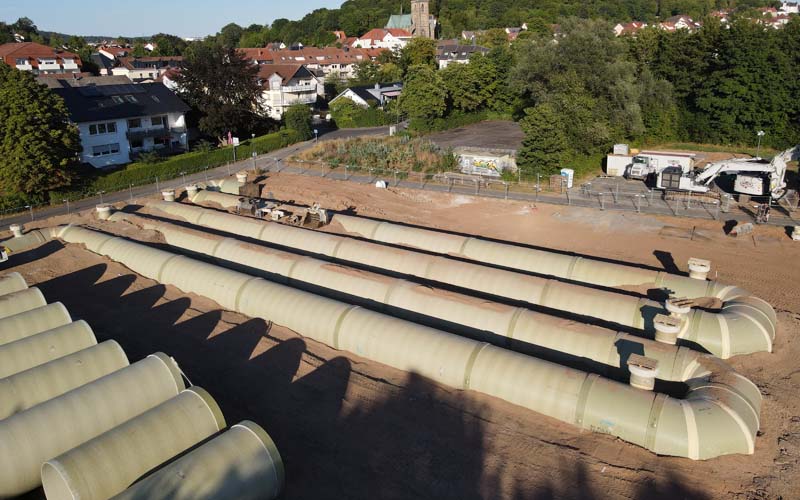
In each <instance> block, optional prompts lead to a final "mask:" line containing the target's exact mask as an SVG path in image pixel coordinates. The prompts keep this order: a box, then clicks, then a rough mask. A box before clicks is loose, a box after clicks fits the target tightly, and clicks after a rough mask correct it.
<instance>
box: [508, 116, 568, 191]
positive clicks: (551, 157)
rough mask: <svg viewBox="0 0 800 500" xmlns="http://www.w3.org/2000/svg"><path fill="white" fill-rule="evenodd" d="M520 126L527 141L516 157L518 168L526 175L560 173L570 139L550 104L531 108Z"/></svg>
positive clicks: (523, 143)
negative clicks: (568, 139)
mask: <svg viewBox="0 0 800 500" xmlns="http://www.w3.org/2000/svg"><path fill="white" fill-rule="evenodd" d="M520 125H521V126H522V130H523V131H524V132H525V139H524V140H523V141H522V148H520V150H519V152H518V153H517V167H518V168H520V169H522V171H523V172H524V173H525V174H527V175H530V174H533V173H535V172H539V173H541V174H543V175H548V174H553V173H556V172H558V169H559V167H560V166H561V162H562V161H563V160H564V159H565V156H566V154H567V138H566V135H565V134H564V125H563V123H562V122H561V119H560V118H559V116H558V113H557V112H556V111H555V109H553V107H552V106H550V105H549V104H540V105H538V106H535V107H533V108H528V109H526V110H525V118H523V119H522V121H521V122H520Z"/></svg>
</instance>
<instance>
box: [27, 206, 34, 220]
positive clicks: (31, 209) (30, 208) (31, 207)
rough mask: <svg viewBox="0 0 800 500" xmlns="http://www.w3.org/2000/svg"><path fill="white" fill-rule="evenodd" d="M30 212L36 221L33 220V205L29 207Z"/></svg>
mask: <svg viewBox="0 0 800 500" xmlns="http://www.w3.org/2000/svg"><path fill="white" fill-rule="evenodd" d="M28 210H30V211H31V220H34V219H33V205H28Z"/></svg>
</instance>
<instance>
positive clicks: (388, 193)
mask: <svg viewBox="0 0 800 500" xmlns="http://www.w3.org/2000/svg"><path fill="white" fill-rule="evenodd" d="M267 189H269V190H270V191H272V192H273V193H274V195H275V197H276V198H280V199H283V200H287V201H288V200H294V201H295V202H298V203H303V204H307V203H311V202H314V201H319V202H321V203H322V205H323V206H325V207H329V208H332V209H338V210H345V209H347V210H352V211H354V212H357V213H359V214H362V215H366V216H371V217H379V218H384V219H387V220H396V221H402V222H406V223H410V224H417V225H425V226H432V227H436V228H441V229H446V230H450V231H457V232H463V233H471V234H478V235H482V236H485V237H489V238H497V239H503V240H509V241H513V242H518V243H520V244H526V245H535V246H542V247H550V248H554V249H558V250H564V251H571V252H575V253H578V254H584V255H589V256H596V257H601V258H605V259H611V260H616V261H624V262H631V263H637V264H641V265H645V266H651V267H659V268H664V267H666V268H667V269H669V270H672V271H679V272H680V271H685V270H686V261H687V260H688V258H689V257H693V256H694V257H703V258H708V259H711V260H712V261H713V266H714V271H712V276H713V275H714V273H715V272H717V273H718V279H720V280H721V281H725V282H729V283H733V284H737V285H740V286H742V287H744V288H747V289H750V290H751V291H753V292H754V293H755V294H757V295H758V296H760V297H762V298H764V299H765V300H768V301H769V302H771V303H772V304H773V305H774V306H775V308H776V309H777V310H778V317H779V322H780V327H779V331H778V335H777V338H776V341H775V348H774V353H758V354H753V355H747V356H740V357H737V358H733V359H732V360H730V361H731V364H732V365H733V366H734V367H735V369H736V370H738V371H739V372H740V373H741V374H742V375H744V376H746V377H748V378H750V379H751V380H753V381H754V382H755V383H756V384H757V385H758V386H759V388H760V390H761V392H762V394H763V395H764V404H763V408H762V411H761V414H762V427H761V432H760V435H759V436H758V438H757V440H756V449H755V454H754V455H750V456H745V455H737V456H726V457H722V458H718V459H713V460H709V461H705V462H694V461H691V460H688V459H681V458H672V457H660V456H656V455H654V454H652V453H650V452H648V451H646V450H644V449H642V448H639V447H637V446H634V445H630V444H627V443H625V442H623V441H621V440H618V439H615V438H613V437H611V436H606V435H599V434H593V433H590V432H582V431H580V430H578V429H576V428H574V427H571V426H569V425H566V424H563V423H560V422H557V421H555V420H552V419H549V418H546V417H543V416H541V415H538V414H536V413H534V412H531V411H528V410H525V409H522V408H519V407H516V406H514V405H512V404H510V403H507V402H504V401H501V400H498V399H494V398H491V397H488V396H483V395H481V394H478V393H475V392H471V391H466V392H464V391H457V390H453V389H449V388H445V387H442V386H438V385H436V384H433V383H431V382H430V381H428V380H426V379H424V378H421V377H419V376H417V375H414V374H409V373H405V372H401V371H398V370H395V369H391V368H388V367H386V366H383V365H380V364H378V363H374V362H371V361H367V360H364V359H362V358H359V357H357V356H355V355H352V354H349V353H344V352H339V351H335V350H333V349H331V348H329V347H327V346H325V345H322V344H319V343H317V342H314V341H312V340H309V339H304V338H302V337H300V336H298V335H297V334H295V333H293V332H291V331H288V330H286V329H284V328H282V327H280V326H278V325H276V326H274V327H273V328H272V329H271V330H268V328H267V325H266V324H265V323H264V322H263V321H262V320H254V319H250V318H247V317H244V316H242V315H239V314H235V313H231V312H228V311H223V310H221V309H220V307H219V306H218V305H216V304H214V303H213V302H211V301H209V300H208V299H205V298H202V297H197V296H192V295H186V294H184V293H181V292H180V291H179V290H177V289H175V288H173V287H165V286H162V285H159V284H158V283H156V282H153V281H151V280H148V279H144V278H142V277H139V276H137V275H135V274H134V273H132V272H131V271H129V270H128V269H126V268H125V267H123V266H121V265H119V264H116V263H114V262H111V261H109V260H107V259H104V258H101V257H99V256H96V255H94V254H92V253H89V252H87V251H86V250H84V249H82V248H81V247H80V246H74V245H69V246H63V245H61V244H60V243H58V242H52V243H49V244H46V245H45V246H43V247H40V248H39V249H37V250H35V251H30V252H27V253H23V254H18V255H14V256H13V257H12V259H11V261H9V262H8V263H7V264H5V269H4V270H3V271H4V272H7V271H19V272H21V273H22V274H23V275H24V276H25V278H26V279H27V280H28V281H29V283H31V284H36V285H38V286H39V287H40V288H41V290H42V291H43V292H44V294H45V296H46V297H47V299H48V300H49V301H51V302H54V301H62V302H64V304H65V305H66V306H67V307H68V308H69V310H70V312H71V313H72V315H73V317H74V318H75V319H78V318H82V319H85V320H86V321H88V322H89V324H91V325H92V327H93V328H94V330H95V331H96V332H97V336H98V339H99V340H105V339H110V338H113V339H116V340H117V341H119V342H120V343H121V344H122V346H123V348H124V349H125V350H126V352H128V353H129V356H130V358H131V360H132V361H135V360H138V359H140V358H141V357H142V356H144V355H146V354H149V353H151V352H154V351H163V352H166V353H168V354H170V355H172V356H174V357H175V358H176V360H177V361H178V363H179V364H180V365H181V367H182V368H183V370H184V371H185V372H186V374H187V375H188V376H189V378H190V379H191V381H192V382H193V383H195V384H197V385H199V386H201V387H204V388H206V389H207V390H209V391H210V392H211V394H213V395H214V397H215V398H216V400H217V401H218V402H219V403H220V406H221V407H222V410H223V411H224V413H225V415H226V417H227V419H228V422H229V423H235V422H237V421H239V420H241V419H244V418H249V419H251V420H254V421H255V422H257V423H258V424H260V425H262V426H263V427H264V428H265V429H266V430H267V432H269V433H270V435H271V436H272V437H273V438H274V439H275V442H276V443H277V446H278V449H279V450H280V452H281V454H282V456H283V458H284V460H285V463H286V471H287V474H286V477H287V485H286V491H285V493H284V498H287V499H320V498H347V499H379V498H380V499H384V498H386V499H408V498H430V499H437V500H438V499H475V498H485V499H495V498H512V499H548V498H581V499H607V498H637V499H638V498H640V499H653V498H664V499H667V498H669V499H683V498H691V499H695V498H697V499H706V498H707V499H717V498H734V499H751V498H759V499H760V498H769V499H773V498H784V499H788V498H798V491H800V465H799V464H798V459H799V458H800V398H798V396H797V395H798V391H799V390H800V368H798V363H797V360H798V359H800V342H798V340H797V334H798V331H800V300H799V299H798V282H799V281H800V265H798V262H799V259H800V243H793V242H792V241H791V240H790V239H789V238H788V236H787V235H786V233H785V232H784V231H783V230H782V228H774V227H757V228H756V232H755V234H754V237H752V238H745V239H733V238H729V237H726V236H724V233H723V224H724V223H723V222H722V221H720V222H713V221H695V220H688V219H672V218H667V217H654V216H647V215H636V214H629V213H615V212H610V211H609V212H600V211H597V210H591V209H580V208H573V207H552V206H546V205H539V206H538V208H537V207H534V206H531V205H529V204H524V203H520V202H513V201H500V200H487V199H481V198H472V197H468V196H461V195H458V196H455V195H448V194H443V193H425V192H419V191H410V190H408V191H406V190H396V189H376V188H374V187H372V186H368V185H357V184H353V183H346V182H337V181H332V180H328V179H319V178H308V177H304V176H296V175H288V174H276V175H274V176H270V178H269V179H268V180H267ZM67 220H71V221H73V222H78V223H87V224H91V225H93V226H95V227H99V228H101V229H103V230H106V231H114V232H117V233H121V234H123V235H125V236H128V237H131V238H134V239H139V240H149V241H152V242H158V238H157V237H156V236H155V235H154V234H151V233H147V232H142V231H136V230H133V229H131V228H130V227H126V226H125V225H121V224H113V223H102V222H99V221H96V220H95V219H94V218H93V217H92V216H90V215H83V216H75V215H73V216H72V217H71V218H70V219H67V218H66V217H61V218H57V219H53V220H49V221H41V222H38V223H37V225H38V226H45V225H53V224H60V223H65V222H67ZM327 230H329V231H335V230H336V225H335V224H333V225H331V226H329V228H328V229H327ZM309 314H313V311H309ZM33 497H35V495H34V496H33Z"/></svg>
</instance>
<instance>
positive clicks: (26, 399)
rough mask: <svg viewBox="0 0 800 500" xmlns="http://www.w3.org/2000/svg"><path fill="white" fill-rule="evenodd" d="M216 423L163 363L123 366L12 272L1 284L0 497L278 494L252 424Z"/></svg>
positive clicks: (267, 443)
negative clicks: (38, 492)
mask: <svg viewBox="0 0 800 500" xmlns="http://www.w3.org/2000/svg"><path fill="white" fill-rule="evenodd" d="M44 234H45V235H46V234H47V233H44ZM225 427H226V424H225V420H224V418H223V416H222V412H221V411H220V409H219V407H218V406H217V404H216V402H215V401H214V399H213V398H212V397H211V396H210V395H209V394H208V393H207V392H206V391H204V390H203V389H201V388H199V387H188V388H187V387H186V385H185V383H184V379H183V377H182V376H181V372H180V369H179V368H178V366H177V364H176V363H175V361H174V360H173V359H172V358H170V357H168V356H167V355H165V354H163V353H155V354H152V355H150V356H148V357H146V358H144V359H142V360H141V361H138V362H136V363H133V364H130V363H129V361H128V358H127V356H126V355H125V352H124V351H123V350H122V348H121V347H120V346H119V344H117V342H115V341H113V340H107V341H105V342H101V343H97V339H96V337H95V335H94V332H93V331H92V329H91V328H90V327H89V325H88V324H87V323H86V322H85V321H82V320H78V321H72V318H71V317H70V315H69V313H68V311H67V309H66V308H65V307H64V305H63V304H61V303H59V302H56V303H53V304H46V302H45V299H44V296H43V295H42V293H41V291H39V290H38V289H37V288H29V287H28V285H27V283H26V282H25V280H24V278H23V277H22V276H21V275H20V274H19V273H9V274H6V275H3V276H0V498H11V497H14V496H17V495H21V494H23V493H26V492H28V491H31V490H33V489H35V488H37V487H40V486H42V487H43V488H44V492H45V494H46V495H47V498H49V499H54V498H55V499H61V498H64V499H73V498H82V499H108V498H111V497H114V496H115V495H119V496H120V498H142V496H141V495H145V496H146V497H147V498H163V499H166V498H179V499H190V498H192V499H195V498H209V499H222V498H254V499H255V498H275V497H276V496H277V495H278V493H279V492H280V489H281V487H282V484H283V464H282V461H281V458H280V455H279V453H278V451H277V448H276V447H275V445H274V443H273V442H272V440H271V439H270V438H269V436H268V435H267V434H266V433H265V432H264V431H263V429H261V428H260V427H259V426H258V425H256V424H255V423H253V422H249V421H245V422H242V423H240V424H237V425H234V426H233V427H231V428H230V429H228V430H226V431H225V432H222V433H220V431H222V430H223V429H225ZM209 438H212V439H210V440H209ZM206 440H208V441H206ZM203 441H206V442H205V443H204V444H202V445H201V446H199V447H197V448H195V449H194V450H193V451H191V452H190V453H188V454H185V455H184V456H182V457H181V458H180V459H179V460H177V461H174V462H172V463H170V464H169V465H167V466H165V467H162V465H163V464H165V463H167V462H169V461H170V460H171V459H172V458H173V457H176V456H177V455H180V454H182V453H184V452H185V451H186V450H188V449H190V448H192V447H195V446H196V445H198V444H199V443H201V442H203ZM120 450H125V451H124V452H123V453H120ZM154 469H158V470H156V472H154V473H153V474H151V475H148V476H147V477H146V478H145V479H142V480H141V481H138V482H137V480H139V479H140V478H142V476H144V475H145V474H146V473H148V472H149V471H151V470H154ZM237 473H238V474H237Z"/></svg>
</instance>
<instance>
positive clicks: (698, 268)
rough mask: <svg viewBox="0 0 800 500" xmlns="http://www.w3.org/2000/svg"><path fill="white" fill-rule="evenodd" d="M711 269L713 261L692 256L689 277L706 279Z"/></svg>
mask: <svg viewBox="0 0 800 500" xmlns="http://www.w3.org/2000/svg"><path fill="white" fill-rule="evenodd" d="M710 271H711V261H710V260H706V259H698V258H697V257H692V258H691V259H689V277H690V278H694V279H696V280H703V281H705V280H706V278H708V273H709V272H710Z"/></svg>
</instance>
